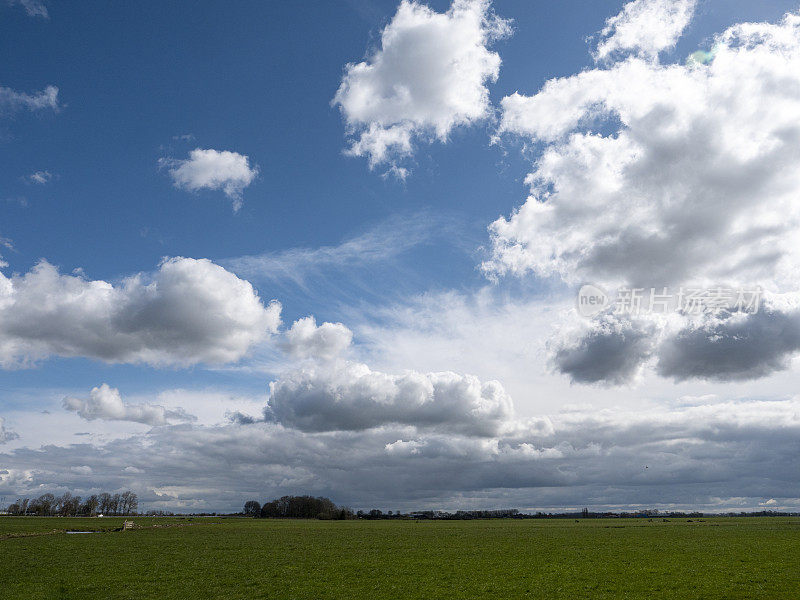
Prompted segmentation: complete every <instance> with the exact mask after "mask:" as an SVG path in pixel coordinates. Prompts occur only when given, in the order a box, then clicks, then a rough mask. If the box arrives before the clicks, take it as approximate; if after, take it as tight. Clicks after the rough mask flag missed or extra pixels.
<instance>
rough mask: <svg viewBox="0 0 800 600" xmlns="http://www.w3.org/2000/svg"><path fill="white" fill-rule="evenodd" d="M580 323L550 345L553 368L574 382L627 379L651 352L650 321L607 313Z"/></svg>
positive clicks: (620, 382) (614, 382) (605, 381)
mask: <svg viewBox="0 0 800 600" xmlns="http://www.w3.org/2000/svg"><path fill="white" fill-rule="evenodd" d="M581 325H583V326H582V327H580V328H579V329H578V330H577V331H573V332H570V333H569V334H564V335H562V337H561V338H559V339H556V340H553V341H552V342H551V348H550V350H551V361H552V363H553V365H554V366H555V368H556V370H558V371H559V372H560V373H563V374H565V375H567V376H569V378H570V379H571V380H572V381H573V382H576V383H603V384H613V385H619V384H622V383H627V382H629V381H631V380H633V379H634V378H635V377H636V376H637V374H638V373H639V371H640V370H641V367H642V364H643V363H644V362H645V361H646V360H647V359H648V358H649V357H650V355H651V352H652V346H653V339H652V336H653V332H654V329H655V328H654V326H653V325H652V324H651V323H647V322H642V321H638V322H637V321H634V320H632V319H629V318H625V317H620V318H618V317H616V316H615V315H609V314H606V315H603V316H602V317H600V318H598V319H595V320H593V321H586V322H584V323H582V324H581Z"/></svg>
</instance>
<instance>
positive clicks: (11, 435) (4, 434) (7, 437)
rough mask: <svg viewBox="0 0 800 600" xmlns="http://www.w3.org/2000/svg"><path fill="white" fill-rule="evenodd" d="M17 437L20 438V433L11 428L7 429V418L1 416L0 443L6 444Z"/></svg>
mask: <svg viewBox="0 0 800 600" xmlns="http://www.w3.org/2000/svg"><path fill="white" fill-rule="evenodd" d="M17 438H19V435H18V434H17V433H16V432H14V431H11V430H10V429H6V423H5V419H3V417H0V444H5V443H6V442H10V441H12V440H16V439H17Z"/></svg>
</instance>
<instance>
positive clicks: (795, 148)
mask: <svg viewBox="0 0 800 600" xmlns="http://www.w3.org/2000/svg"><path fill="white" fill-rule="evenodd" d="M715 49H716V51H715V55H714V59H713V60H712V61H711V62H710V63H709V64H707V65H700V64H697V63H694V62H693V63H691V64H687V65H660V64H658V63H650V62H645V61H642V60H639V59H636V58H631V59H628V60H625V61H623V62H619V63H616V64H614V65H612V66H611V67H610V68H609V69H594V70H589V71H584V72H582V73H580V74H578V75H574V76H571V77H567V78H564V79H554V80H551V81H549V82H548V83H547V84H546V85H545V86H544V87H543V89H542V90H541V91H540V92H539V93H538V94H536V95H534V96H532V97H529V98H526V97H523V96H520V95H514V96H510V97H508V98H505V99H504V100H503V120H502V124H501V131H506V132H514V133H517V134H520V135H525V136H530V137H532V138H533V139H536V140H540V141H543V142H546V143H548V146H547V148H546V150H545V151H544V153H543V154H542V156H541V158H540V159H539V160H538V161H537V163H536V165H535V169H534V171H533V172H532V173H531V174H530V175H529V177H528V183H529V184H530V185H531V195H530V197H529V198H528V200H527V202H525V204H524V205H523V206H522V207H520V209H519V210H518V211H517V212H515V213H514V214H513V215H512V216H511V217H510V218H509V219H504V218H501V219H499V220H497V221H496V222H495V223H494V224H493V225H492V228H491V231H492V236H493V243H494V247H493V258H492V259H491V260H490V261H488V263H487V264H486V267H487V268H488V270H489V271H490V272H493V273H506V272H513V273H524V272H527V271H532V272H534V273H535V274H537V275H540V276H544V277H548V276H553V275H555V276H559V277H561V278H563V279H565V280H567V281H569V282H579V281H593V282H598V283H608V284H610V285H615V284H616V285H619V284H626V283H627V284H634V285H638V284H643V286H656V287H658V286H664V285H671V284H686V283H690V282H697V283H712V284H713V283H719V282H729V283H743V284H745V285H751V286H752V285H756V284H759V283H761V284H763V285H765V286H766V287H768V288H773V289H781V288H784V289H786V288H788V289H790V290H795V289H797V288H798V286H799V285H800V276H798V272H797V269H795V268H794V266H793V265H796V264H797V262H798V260H800V243H799V242H800V209H799V208H798V205H797V202H795V197H796V194H797V191H798V190H800V171H798V170H797V169H796V168H795V165H796V164H797V161H798V159H800V129H799V128H798V127H797V119H796V115H797V114H800V16H798V15H789V16H787V17H786V18H785V19H784V20H783V21H782V22H781V23H780V24H778V25H769V24H764V23H760V24H745V25H737V26H734V27H732V28H731V29H729V30H728V31H726V32H725V33H723V34H721V35H720V36H718V38H717V40H716V45H715ZM614 123H618V125H617V126H614V127H612V131H611V132H609V133H607V134H601V133H598V132H597V131H599V127H600V125H601V124H605V125H607V126H608V125H612V126H613V124H614ZM587 128H588V130H587ZM593 130H595V132H593Z"/></svg>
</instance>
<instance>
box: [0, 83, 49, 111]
mask: <svg viewBox="0 0 800 600" xmlns="http://www.w3.org/2000/svg"><path fill="white" fill-rule="evenodd" d="M59 108H60V106H59V104H58V88H57V87H56V86H54V85H48V86H47V87H46V88H45V89H44V90H42V91H41V92H34V93H33V94H28V93H26V92H19V91H17V90H13V89H11V88H9V87H3V86H0V114H2V113H4V112H5V113H13V112H16V111H19V110H23V109H25V110H29V111H37V110H46V109H50V110H58V109H59Z"/></svg>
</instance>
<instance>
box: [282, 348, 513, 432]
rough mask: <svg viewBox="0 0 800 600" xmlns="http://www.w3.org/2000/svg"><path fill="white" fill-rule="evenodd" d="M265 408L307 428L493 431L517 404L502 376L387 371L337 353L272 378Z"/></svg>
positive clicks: (290, 423)
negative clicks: (331, 360) (333, 359)
mask: <svg viewBox="0 0 800 600" xmlns="http://www.w3.org/2000/svg"><path fill="white" fill-rule="evenodd" d="M267 414H268V415H270V416H271V418H274V419H275V420H276V421H278V422H279V423H281V424H283V425H285V426H287V427H293V428H297V429H301V430H303V431H335V430H361V429H369V428H373V427H380V426H384V425H389V424H399V425H413V426H415V427H419V428H432V429H438V430H440V431H445V432H450V433H456V434H463V435H483V436H492V435H496V434H497V433H498V432H499V431H500V430H501V429H503V427H505V426H507V425H508V423H509V421H510V420H511V419H512V418H513V406H512V402H511V398H510V397H509V396H508V394H506V392H505V390H504V389H503V386H502V385H500V383H499V382H497V381H488V382H484V383H482V382H481V381H480V380H478V378H476V377H472V376H469V375H458V374H456V373H449V372H444V373H417V372H414V371H407V372H405V373H404V374H402V375H390V374H387V373H382V372H379V371H373V370H371V369H370V368H369V367H367V365H365V364H361V363H352V362H342V361H340V362H337V363H335V364H333V365H329V366H311V367H308V368H304V369H300V370H297V371H294V372H291V373H287V374H284V375H283V376H282V377H281V378H280V379H279V380H278V381H275V382H272V383H271V384H270V397H269V405H268V408H267Z"/></svg>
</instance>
